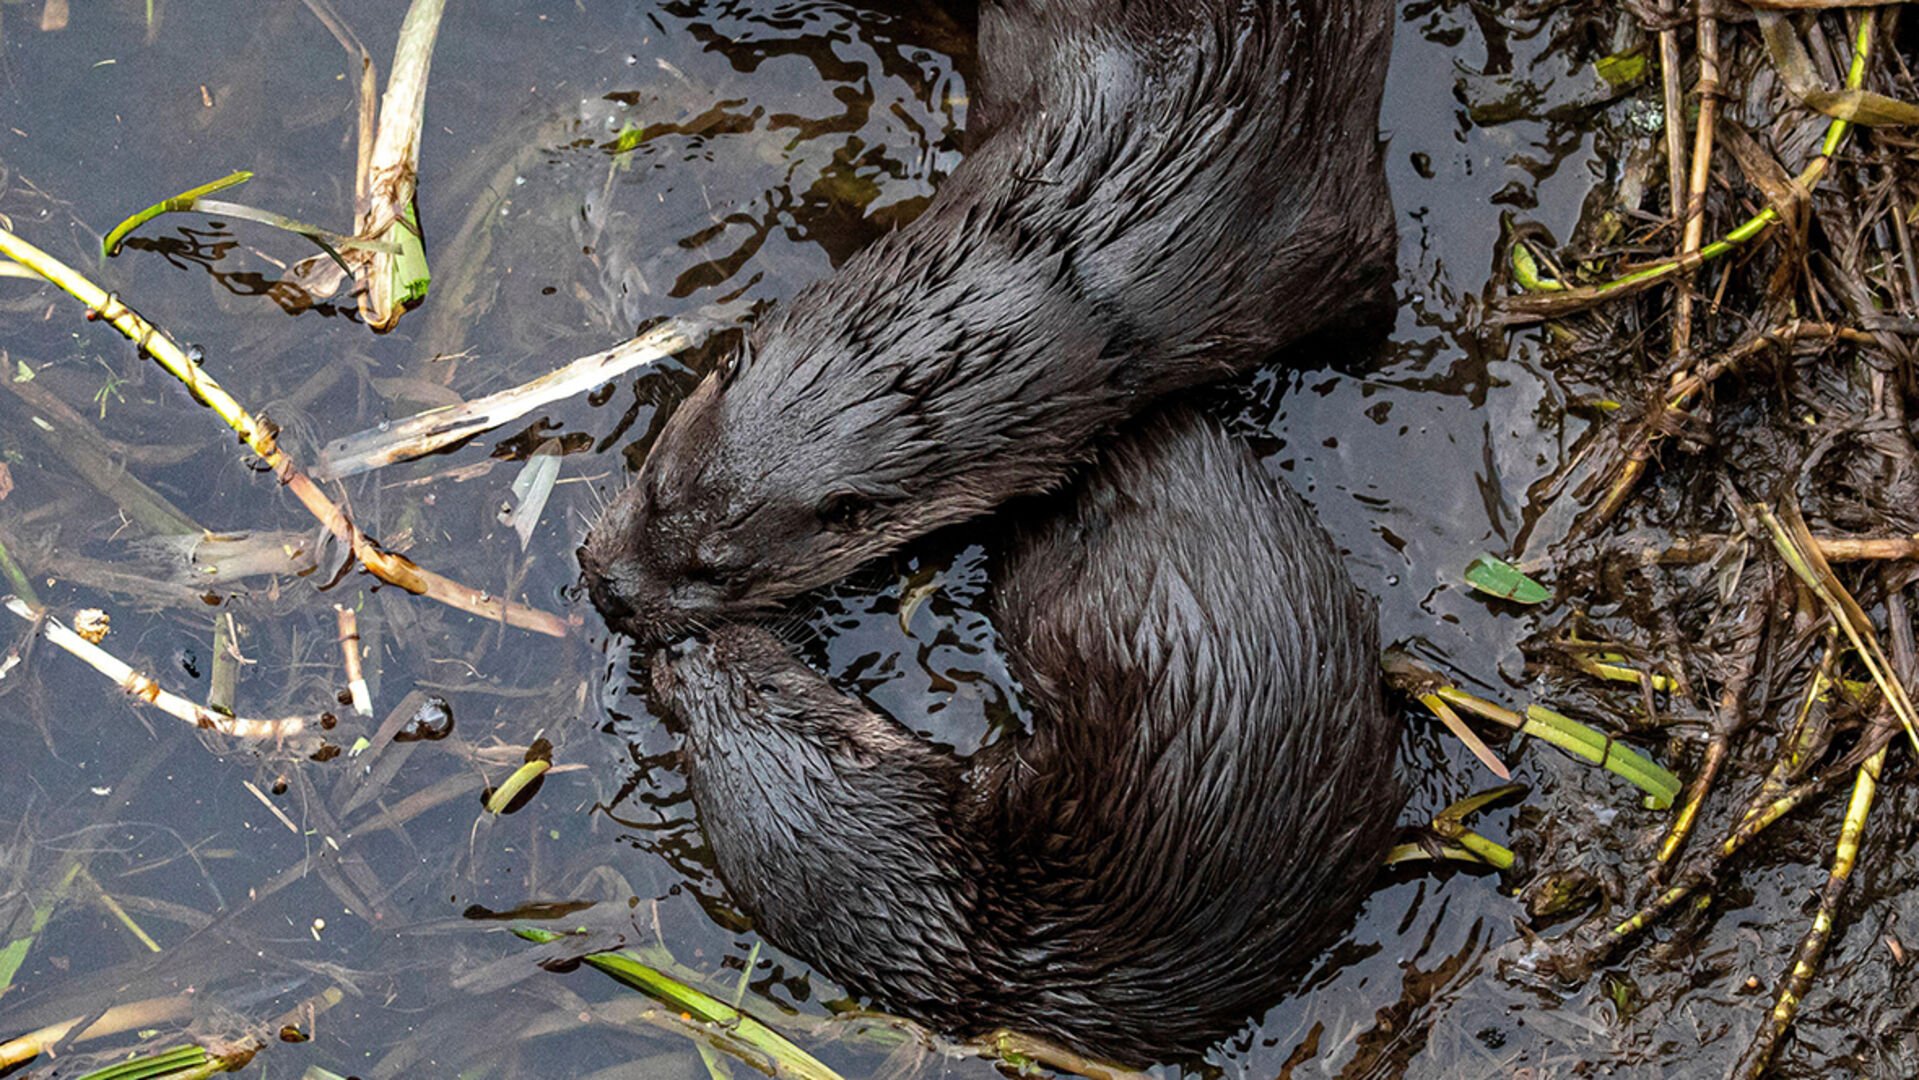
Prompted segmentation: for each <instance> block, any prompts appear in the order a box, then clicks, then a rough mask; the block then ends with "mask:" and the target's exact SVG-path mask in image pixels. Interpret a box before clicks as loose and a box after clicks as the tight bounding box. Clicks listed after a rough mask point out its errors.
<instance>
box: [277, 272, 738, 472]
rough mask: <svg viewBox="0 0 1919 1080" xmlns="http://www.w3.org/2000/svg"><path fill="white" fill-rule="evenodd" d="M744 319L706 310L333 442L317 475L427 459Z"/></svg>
mask: <svg viewBox="0 0 1919 1080" xmlns="http://www.w3.org/2000/svg"><path fill="white" fill-rule="evenodd" d="M738 319H739V311H738V309H730V308H726V307H724V306H719V305H716V306H714V307H710V308H704V309H702V310H700V311H699V312H697V313H695V314H693V315H688V316H683V317H680V318H675V319H668V320H667V321H666V322H663V323H661V324H660V325H658V326H656V327H654V328H653V329H651V330H648V331H647V332H646V333H644V334H641V335H639V336H638V337H634V338H630V339H628V340H626V341H623V342H621V343H620V344H618V345H615V346H614V347H612V348H611V349H607V350H606V351H604V352H597V353H594V354H592V355H591V356H582V357H580V358H579V359H578V360H575V361H573V362H572V363H570V364H567V365H566V366H565V367H562V368H560V369H558V370H556V371H551V372H548V373H547V374H545V375H542V376H540V377H539V378H537V379H534V380H533V381H531V382H527V383H522V384H521V385H519V386H516V387H513V388H512V389H510V390H502V391H500V392H499V393H497V394H488V395H487V396H486V397H483V398H477V399H475V400H473V401H469V402H466V403H465V404H463V405H448V406H445V407H444V408H439V409H430V410H428V411H426V412H423V413H416V414H414V415H413V416H410V417H407V418H406V419H404V420H396V421H394V422H392V423H388V424H382V425H380V426H379V427H377V428H368V429H367V430H365V431H362V432H358V433H356V434H353V435H347V436H345V437H343V438H339V439H335V440H333V441H332V442H330V443H328V444H327V445H326V449H324V450H322V451H321V452H320V461H319V463H318V465H317V466H316V467H315V468H314V470H313V472H314V475H315V476H318V477H319V478H320V479H322V480H338V479H342V478H344V477H348V476H355V475H358V474H359V473H363V472H369V471H371V470H373V469H378V468H383V467H385V466H387V465H393V464H397V463H399V462H402V461H411V460H413V459H414V458H417V457H424V456H425V455H427V454H430V453H432V452H434V451H435V450H443V449H445V448H446V447H449V446H452V445H454V444H455V443H458V442H460V441H462V440H464V439H470V438H472V437H473V436H475V435H478V434H480V433H482V432H484V431H487V430H490V429H492V428H496V427H499V426H500V425H501V424H505V423H508V422H510V421H513V420H517V419H519V418H520V417H522V416H525V415H526V414H527V413H530V412H532V411H533V410H534V409H537V408H539V407H540V406H542V405H550V404H552V403H553V402H555V401H563V400H565V399H566V398H570V397H573V396H574V395H576V394H583V393H586V392H587V391H589V390H592V389H594V388H596V387H599V386H603V385H605V384H606V383H607V382H609V381H610V380H612V379H615V378H618V377H619V376H621V375H624V374H625V373H627V372H629V371H632V370H633V369H635V368H638V367H642V366H645V365H647V364H655V363H658V362H660V361H661V360H664V359H666V358H667V357H670V356H673V355H676V354H678V353H682V352H685V351H687V350H688V349H695V348H698V347H699V346H700V345H701V344H702V343H704V342H705V341H706V339H707V337H708V336H709V335H711V334H712V333H714V332H715V331H717V330H723V329H727V328H729V327H732V326H734V325H736V324H737V323H738Z"/></svg>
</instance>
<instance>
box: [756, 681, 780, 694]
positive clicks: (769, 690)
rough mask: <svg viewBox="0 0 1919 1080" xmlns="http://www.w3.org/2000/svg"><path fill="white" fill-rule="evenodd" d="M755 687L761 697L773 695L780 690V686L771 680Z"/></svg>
mask: <svg viewBox="0 0 1919 1080" xmlns="http://www.w3.org/2000/svg"><path fill="white" fill-rule="evenodd" d="M753 689H754V690H757V691H759V695H760V696H761V697H773V696H774V695H776V694H778V693H779V692H780V688H779V687H777V686H774V685H773V684H772V683H770V682H763V683H761V684H759V685H758V686H755V687H754V688H753Z"/></svg>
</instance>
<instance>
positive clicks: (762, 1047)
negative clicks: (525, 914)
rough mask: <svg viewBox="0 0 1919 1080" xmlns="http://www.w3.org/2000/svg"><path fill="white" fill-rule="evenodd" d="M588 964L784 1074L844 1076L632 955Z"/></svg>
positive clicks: (537, 933) (533, 931) (549, 936)
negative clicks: (719, 1031) (719, 1032)
mask: <svg viewBox="0 0 1919 1080" xmlns="http://www.w3.org/2000/svg"><path fill="white" fill-rule="evenodd" d="M513 932H514V933H515V934H517V935H519V936H520V937H522V938H524V939H525V940H527V941H532V942H538V943H545V942H549V941H553V940H555V939H557V938H559V937H561V936H562V935H560V934H557V933H554V932H553V931H551V930H543V929H540V928H537V927H531V926H519V927H514V929H513ZM583 959H584V960H585V961H586V962H587V963H589V964H591V965H593V966H594V967H596V968H598V969H600V970H601V971H603V972H605V973H606V974H608V975H611V976H612V977H613V978H615V979H617V980H619V981H620V982H622V983H625V984H626V985H627V986H630V987H632V988H633V989H635V990H638V991H639V992H641V993H642V994H645V995H646V996H648V997H650V998H652V999H653V1000H655V1001H657V1002H659V1003H661V1004H662V1005H666V1006H667V1007H669V1008H672V1009H675V1010H678V1011H679V1012H681V1013H683V1014H685V1015H686V1016H688V1017H690V1018H692V1019H694V1020H697V1021H699V1022H701V1023H704V1024H713V1025H718V1026H721V1027H724V1028H725V1029H726V1032H727V1034H728V1035H730V1036H731V1037H732V1038H733V1039H735V1040H738V1041H739V1042H740V1043H742V1044H744V1045H746V1046H748V1047H750V1048H752V1049H754V1050H758V1051H760V1052H761V1053H763V1054H766V1055H767V1056H768V1057H770V1058H771V1059H772V1060H773V1061H774V1062H775V1063H776V1064H777V1065H778V1066H779V1068H780V1069H781V1070H782V1071H783V1072H787V1073H790V1074H791V1075H792V1076H794V1077H797V1078H799V1080H840V1075H839V1074H838V1073H836V1072H834V1071H833V1070H832V1069H829V1068H827V1067H826V1065H825V1064H823V1063H821V1061H820V1060H819V1059H818V1058H815V1057H814V1056H813V1055H811V1054H809V1053H807V1052H806V1051H805V1050H802V1049H800V1048H799V1047H798V1046H796V1045H794V1043H793V1042H792V1041H791V1040H790V1039H788V1038H787V1037H786V1036H784V1035H781V1034H780V1033H779V1032H777V1031H774V1030H773V1029H772V1028H770V1027H768V1026H766V1025H765V1024H763V1023H761V1022H760V1021H759V1020H758V1019H756V1018H754V1016H753V1015H752V1014H751V1013H747V1012H743V1011H741V1010H739V1009H735V1008H733V1007H732V1006H731V1005H728V1004H727V1003H726V1002H724V1001H721V1000H719V999H718V998H716V997H714V996H712V995H711V994H708V993H706V992H704V991H701V990H696V989H694V988H693V987H690V986H688V985H686V984H685V983H682V982H680V981H678V980H677V979H674V978H672V977H671V976H668V975H666V974H665V973H663V972H661V971H659V970H658V969H656V968H653V967H649V966H648V965H646V964H644V963H642V962H641V961H640V958H639V957H638V956H635V955H634V954H633V953H630V952H603V953H594V954H592V955H590V956H586V957H584V958H583Z"/></svg>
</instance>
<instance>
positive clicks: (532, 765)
mask: <svg viewBox="0 0 1919 1080" xmlns="http://www.w3.org/2000/svg"><path fill="white" fill-rule="evenodd" d="M552 767H553V763H552V762H550V761H529V762H527V763H525V764H523V765H521V766H520V767H519V768H517V769H515V770H513V775H512V776H509V777H507V778H506V782H505V783H503V784H501V785H500V786H499V787H497V788H494V789H493V794H491V795H489V796H487V799H486V812H487V813H489V814H502V813H505V812H506V808H507V807H509V806H512V805H513V800H514V799H517V798H519V797H520V792H522V791H525V790H526V786H527V785H528V784H531V783H532V782H533V781H535V780H538V779H539V778H540V777H541V776H544V775H545V774H546V771H547V770H548V769H551V768H552Z"/></svg>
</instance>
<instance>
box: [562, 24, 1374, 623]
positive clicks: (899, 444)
mask: <svg viewBox="0 0 1919 1080" xmlns="http://www.w3.org/2000/svg"><path fill="white" fill-rule="evenodd" d="M1388 14H1389V5H1388V4H1387V3H1386V0H1153V2H1141V0H985V2H983V3H982V4H981V5H980V9H979V19H978V22H979V53H980V64H981V68H982V71H981V73H980V76H979V78H978V80H977V84H978V85H977V86H976V87H975V94H974V106H973V113H972V116H971V119H970V122H969V131H968V140H969V143H970V144H971V150H970V152H969V154H968V156H967V158H966V159H965V161H964V162H962V164H961V165H960V166H959V168H957V169H956V170H955V171H954V172H953V174H952V175H951V176H950V177H948V178H947V180H946V181H945V182H944V183H943V184H942V185H941V187H940V189H939V192H938V194H937V196H936V197H935V198H934V200H933V201H932V203H931V204H930V205H929V206H928V208H927V209H926V211H925V212H924V213H922V214H921V215H920V216H919V217H918V218H916V219H915V220H914V221H913V222H912V223H910V224H909V225H907V226H906V227H904V228H902V229H900V230H899V231H897V232H895V233H892V234H890V235H888V236H887V237H885V238H883V239H881V240H880V241H878V242H876V243H875V244H873V245H872V246H870V247H869V248H867V249H865V250H863V251H861V252H859V253H858V254H857V255H855V256H854V257H852V258H851V259H850V260H848V261H847V262H846V263H845V264H844V265H843V266H842V267H841V268H840V269H839V271H838V272H837V273H836V274H834V275H833V276H832V277H831V278H828V279H826V280H825V281H822V282H819V283H817V284H815V285H813V286H811V287H809V288H807V289H805V290H804V291H802V292H801V293H800V294H799V295H797V296H796V297H794V299H793V300H792V301H791V302H790V303H788V304H786V305H785V306H783V307H781V308H779V309H777V310H776V311H774V312H773V313H772V314H771V315H770V317H768V318H767V319H765V320H764V321H762V322H761V323H760V324H759V325H758V326H757V327H756V328H755V329H754V330H753V332H752V333H751V335H750V336H749V338H748V340H747V342H746V343H745V345H744V346H743V347H742V348H741V349H740V350H739V352H738V353H737V355H735V356H733V357H731V358H729V359H728V360H727V361H726V362H725V363H724V364H722V365H721V368H720V370H718V371H715V372H714V373H712V374H710V375H709V376H708V377H707V378H706V379H705V380H703V381H702V382H701V383H700V385H699V386H698V387H697V388H696V389H695V391H694V392H693V393H692V394H691V395H690V396H689V397H688V398H687V399H686V400H685V401H684V402H683V403H682V404H681V405H680V407H679V408H678V409H677V411H676V412H675V413H674V415H673V416H672V417H671V418H670V419H669V420H668V421H667V423H666V424H665V425H664V427H663V428H662V430H661V433H660V436H659V438H658V441H657V442H656V444H655V446H654V448H653V450H652V452H651V454H650V455H649V456H648V458H647V460H646V462H645V463H644V464H643V465H642V467H641V469H640V470H639V474H638V475H637V476H636V478H635V480H634V482H633V483H632V484H631V485H629V486H628V488H627V489H626V490H625V491H624V492H622V493H621V494H620V495H619V496H618V497H617V498H616V499H615V500H614V503H613V505H612V506H611V507H610V508H609V510H608V512H607V513H606V514H605V515H603V516H602V518H601V519H600V520H599V522H598V523H596V525H595V526H594V528H593V529H592V530H590V532H589V534H588V538H587V541H586V543H585V545H584V546H583V547H582V549H581V552H580V560H581V564H582V567H583V568H584V569H585V571H586V578H587V583H588V587H589V590H590V592H591V595H592V598H593V601H594V603H595V604H596V606H598V607H599V609H600V610H601V611H602V612H603V613H604V614H605V615H606V616H607V618H608V620H609V621H610V622H612V623H613V624H614V625H616V626H618V627H620V628H621V629H623V630H625V631H627V632H628V633H631V634H633V635H634V636H636V637H637V638H639V639H641V640H642V641H648V642H657V641H665V640H670V639H671V638H672V637H674V636H676V635H677V634H679V633H681V632H683V631H685V630H687V629H689V628H692V627H695V626H701V625H712V624H714V623H716V622H718V621H720V620H723V619H727V618H751V617H755V616H759V615H762V614H764V613H766V612H767V611H769V610H771V609H772V608H774V607H775V606H776V605H777V604H778V603H779V602H780V601H782V600H784V599H787V598H789V597H791V596H793V595H795V594H797V593H799V592H802V591H804V590H806V589H810V588H813V587H816V586H819V585H823V584H826V583H828V582H832V581H836V580H838V579H840V578H842V577H844V576H845V575H846V574H847V573H848V572H849V571H851V570H852V569H854V568H855V567H856V566H858V565H859V564H860V563H863V562H865V561H867V560H868V559H870V558H872V557H874V556H876V555H879V554H882V553H884V552H887V551H890V550H893V549H895V548H897V547H899V546H900V545H902V544H904V543H906V542H908V541H910V540H912V539H914V538H916V537H919V536H922V535H924V534H926V533H927V532H930V531H931V530H933V529H936V528H939V527H941V526H943V525H947V524H950V523H954V522H957V521H961V520H964V519H967V518H972V517H976V516H978V515H981V514H983V513H986V512H988V511H990V510H991V509H993V508H994V507H996V506H998V505H999V504H1001V503H1002V502H1004V501H1006V500H1007V499H1009V498H1013V497H1015V496H1019V495H1028V494H1034V493H1037V492H1042V491H1047V490H1053V489H1056V488H1058V487H1059V486H1060V485H1061V484H1062V483H1064V482H1065V481H1066V480H1067V479H1068V478H1069V477H1070V475H1071V474H1072V472H1073V470H1074V469H1075V468H1077V467H1079V466H1081V465H1083V464H1085V463H1086V462H1087V461H1089V460H1090V459H1091V458H1092V456H1093V454H1094V452H1095V451H1096V449H1097V444H1098V443H1099V441H1100V440H1102V439H1103V438H1107V437H1109V436H1110V435H1111V434H1112V433H1113V431H1114V430H1115V429H1116V428H1118V427H1119V426H1120V425H1121V424H1123V423H1125V422H1126V421H1127V420H1128V419H1130V418H1132V417H1135V416H1138V415H1140V414H1141V413H1142V412H1144V411H1145V410H1146V409H1147V408H1148V407H1150V406H1151V405H1152V404H1153V403H1154V402H1155V401H1157V400H1159V399H1160V398H1162V397H1164V396H1165V395H1167V394H1169V393H1171V392H1173V391H1176V390H1179V389H1182V388H1186V387H1190V386H1194V385H1196V384H1200V383H1205V382H1210V381H1214V380H1217V379H1220V378H1222V377H1225V376H1229V375H1232V374H1235V373H1239V372H1243V371H1246V370H1248V369H1249V368H1251V367H1252V366H1254V365H1256V364H1258V363H1260V362H1262V361H1264V360H1266V359H1268V358H1269V357H1270V356H1271V355H1272V354H1273V352H1274V351H1275V350H1276V349H1278V348H1279V347H1281V346H1283V345H1285V344H1287V343H1289V342H1291V341H1293V340H1295V339H1297V338H1298V337H1300V336H1302V335H1303V334H1305V333H1308V332H1310V331H1312V330H1315V329H1318V328H1320V327H1322V326H1324V325H1325V324H1327V323H1328V322H1329V321H1330V320H1333V319H1335V318H1336V317H1337V316H1339V315H1340V314H1341V313H1344V312H1349V311H1351V310H1352V308H1353V306H1354V305H1355V303H1357V302H1360V301H1362V300H1364V299H1368V298H1373V297H1376V296H1377V295H1378V294H1379V292H1380V289H1381V287H1382V286H1383V284H1384V283H1385V282H1386V280H1387V277H1388V272H1389V267H1390V255H1391V246H1392V243H1391V241H1392V223H1391V216H1390V213H1389V212H1388V203H1387V196H1386V188H1385V181H1384V176H1383V172H1382V170H1381V165H1380V153H1379V145H1378V140H1377V138H1376V134H1375V132H1376V125H1377V115H1378V106H1379V97H1380V91H1381V86H1382V83H1383V79H1384V72H1385V63H1386V57H1387V41H1388Z"/></svg>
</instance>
